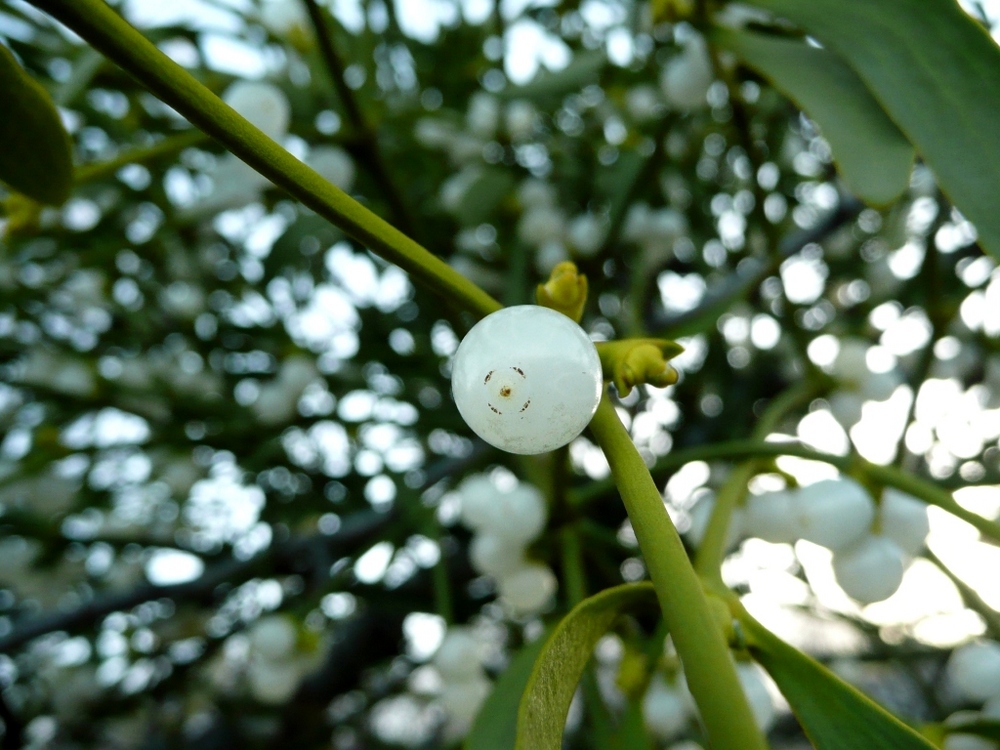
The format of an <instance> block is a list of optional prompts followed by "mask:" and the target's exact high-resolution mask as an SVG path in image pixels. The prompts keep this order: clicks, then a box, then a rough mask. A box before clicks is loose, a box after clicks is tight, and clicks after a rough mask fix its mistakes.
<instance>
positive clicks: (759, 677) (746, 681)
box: [736, 662, 776, 732]
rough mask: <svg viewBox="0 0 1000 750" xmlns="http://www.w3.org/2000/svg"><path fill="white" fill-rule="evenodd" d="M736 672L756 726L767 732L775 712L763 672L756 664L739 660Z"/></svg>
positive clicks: (771, 724) (772, 722) (772, 723)
mask: <svg viewBox="0 0 1000 750" xmlns="http://www.w3.org/2000/svg"><path fill="white" fill-rule="evenodd" d="M736 673H737V675H739V678H740V684H741V685H743V693H744V694H745V695H746V697H747V703H749V704H750V711H751V712H752V713H753V718H754V719H755V720H756V721H757V726H758V727H760V730H761V731H762V732H767V731H768V730H769V729H770V728H771V727H772V726H773V725H774V720H775V717H776V713H775V709H774V700H773V699H772V698H771V693H770V691H769V690H768V689H767V683H766V682H765V678H764V672H763V671H762V670H761V668H760V667H758V666H757V665H756V664H748V663H746V662H741V663H739V664H737V665H736Z"/></svg>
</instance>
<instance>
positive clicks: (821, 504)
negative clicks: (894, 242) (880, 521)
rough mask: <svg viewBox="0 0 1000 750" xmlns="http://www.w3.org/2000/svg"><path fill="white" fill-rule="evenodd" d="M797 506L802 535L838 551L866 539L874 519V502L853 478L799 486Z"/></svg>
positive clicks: (796, 499) (826, 480) (796, 498)
mask: <svg viewBox="0 0 1000 750" xmlns="http://www.w3.org/2000/svg"><path fill="white" fill-rule="evenodd" d="M795 495H796V497H795V503H794V507H795V510H796V515H797V521H798V527H799V529H800V530H801V531H800V533H801V536H802V538H803V539H806V540H808V541H810V542H813V543H814V544H819V545H822V546H823V547H826V548H828V549H832V550H837V549H840V548H842V547H847V546H850V545H851V544H854V543H855V542H856V541H858V540H859V539H861V537H862V536H864V535H865V534H866V533H867V532H868V529H869V528H870V527H871V525H872V521H873V520H874V519H875V503H874V501H873V500H872V499H871V496H870V495H869V494H868V491H867V490H866V489H865V488H864V487H862V486H861V485H860V484H858V483H857V482H855V481H854V480H853V479H849V478H847V477H841V478H839V479H823V480H821V481H819V482H816V483H814V484H810V485H807V486H805V487H800V488H799V489H798V491H797V492H796V493H795Z"/></svg>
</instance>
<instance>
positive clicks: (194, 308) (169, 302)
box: [160, 281, 205, 320]
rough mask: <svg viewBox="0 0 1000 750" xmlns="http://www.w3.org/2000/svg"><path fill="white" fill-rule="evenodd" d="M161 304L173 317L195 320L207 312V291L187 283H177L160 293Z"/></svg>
mask: <svg viewBox="0 0 1000 750" xmlns="http://www.w3.org/2000/svg"><path fill="white" fill-rule="evenodd" d="M160 304H161V305H162V306H163V309H164V310H166V311H167V312H168V313H170V314H171V315H173V316H175V317H177V318H182V319H184V320H194V319H195V318H197V317H198V316H199V315H201V314H202V313H203V312H204V311H205V291H204V290H203V289H202V288H201V287H199V286H196V285H195V284H190V283H188V282H186V281H175V282H173V283H172V284H170V285H169V286H167V287H164V289H163V290H162V291H161V292H160Z"/></svg>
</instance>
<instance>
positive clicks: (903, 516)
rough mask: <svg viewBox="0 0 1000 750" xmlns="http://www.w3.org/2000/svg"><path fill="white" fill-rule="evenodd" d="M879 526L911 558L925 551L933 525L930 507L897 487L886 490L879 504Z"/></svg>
mask: <svg viewBox="0 0 1000 750" xmlns="http://www.w3.org/2000/svg"><path fill="white" fill-rule="evenodd" d="M878 512H879V527H880V528H881V530H882V534H883V535H884V536H887V537H889V539H892V541H894V542H895V543H896V544H898V545H899V548H900V549H901V550H903V552H905V553H906V554H908V555H910V556H911V557H912V556H914V555H916V554H918V553H919V552H920V551H921V550H922V549H923V548H924V542H925V541H926V540H927V534H928V533H929V532H930V524H929V522H928V520H927V504H926V503H924V502H921V501H920V500H918V499H917V498H915V497H913V496H912V495H907V494H906V493H905V492H901V491H899V490H897V489H895V488H894V487H886V488H885V491H884V492H883V493H882V502H881V503H879V511H878Z"/></svg>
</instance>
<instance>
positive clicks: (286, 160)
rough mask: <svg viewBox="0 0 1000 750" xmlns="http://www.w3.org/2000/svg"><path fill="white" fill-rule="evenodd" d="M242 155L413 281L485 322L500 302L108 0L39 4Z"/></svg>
mask: <svg viewBox="0 0 1000 750" xmlns="http://www.w3.org/2000/svg"><path fill="white" fill-rule="evenodd" d="M32 3H33V4H34V5H35V6H36V7H38V8H39V9H41V10H43V11H45V12H46V13H48V14H49V15H51V16H53V17H54V18H56V19H58V20H59V21H61V22H62V23H64V24H65V25H66V26H68V27H69V28H70V29H72V30H73V31H74V32H76V33H77V34H79V35H80V36H81V37H82V38H83V39H85V40H86V41H87V42H88V43H90V44H91V45H92V46H93V47H94V48H95V49H97V50H98V51H100V52H101V53H103V54H104V55H105V56H107V57H108V58H109V59H111V60H112V61H114V62H115V63H116V64H117V65H119V66H120V67H121V68H122V69H123V70H125V71H126V72H127V73H129V74H130V75H131V76H132V77H134V78H135V79H136V80H137V81H139V82H140V83H141V84H142V85H144V86H145V87H146V88H148V89H149V90H150V91H151V92H152V93H153V94H155V95H156V96H158V97H159V98H160V99H161V100H162V101H163V102H165V103H166V104H168V105H170V106H171V107H173V108H174V109H176V110H177V111H178V112H179V113H181V114H182V115H183V116H184V117H186V118H187V119H188V120H189V121H190V122H191V123H192V124H193V125H194V126H195V127H197V128H199V129H201V130H203V131H204V132H205V133H207V134H208V135H209V136H211V137H212V138H214V139H215V140H217V141H218V142H219V143H221V144H222V145H223V146H225V147H226V148H227V149H229V150H230V151H231V152H232V153H233V154H235V155H236V156H237V157H239V158H240V159H242V160H243V161H245V162H246V163H247V164H249V165H250V166H251V167H253V168H254V169H256V170H257V171H258V172H260V174H262V175H263V176H264V177H267V178H268V179H269V180H271V181H272V182H273V183H274V184H275V185H277V186H278V187H281V188H283V189H285V190H287V191H288V193H289V194H291V195H292V196H294V197H295V198H297V199H298V200H300V201H302V203H304V204H305V205H306V206H308V207H309V208H311V209H312V210H313V211H315V212H316V213H317V214H319V215H320V216H322V217H323V218H325V219H327V220H329V221H330V222H332V223H333V224H335V225H336V226H338V227H340V229H342V230H343V231H344V232H346V233H347V234H349V235H350V236H351V237H353V238H354V239H356V240H357V241H358V242H360V243H362V244H364V245H366V246H368V247H369V248H370V249H371V250H372V251H373V252H375V253H377V254H378V255H381V256H382V257H383V258H385V259H386V260H388V261H390V262H392V263H395V264H396V265H398V266H399V267H400V268H402V269H404V270H405V271H407V272H408V273H409V274H410V275H411V276H412V277H413V278H414V280H416V281H418V282H420V283H421V284H423V285H424V286H425V287H427V288H428V289H430V290H431V291H433V292H435V293H437V294H439V295H441V296H442V297H444V298H445V299H447V300H449V301H450V302H452V303H453V304H456V305H458V306H460V307H461V308H463V309H466V310H469V311H470V312H472V313H475V314H477V315H478V316H484V315H488V314H489V313H491V312H494V311H495V310H498V309H500V303H499V302H497V301H496V300H495V299H493V298H492V297H491V296H490V295H488V294H487V293H486V292H484V291H483V290H482V289H480V288H479V287H478V286H476V285H475V284H473V283H472V282H471V281H469V280H468V279H466V278H465V277H464V276H462V275H461V274H460V273H458V272H457V271H455V270H454V269H453V268H451V266H449V265H448V264H447V263H445V262H444V261H442V260H441V259H440V258H437V257H435V256H434V255H432V254H431V253H430V252H428V251H427V250H426V249H425V248H423V247H421V246H420V245H419V244H417V243H416V242H414V241H413V240H412V239H410V238H409V237H407V236H406V235H405V234H403V233H402V232H400V231H399V230H397V229H395V228H394V227H393V226H391V225H390V224H388V223H387V222H386V221H384V220H383V219H380V218H379V217H378V216H376V215H375V214H374V213H372V212H371V211H369V210H368V209H367V208H365V207H364V206H362V205H361V204H360V203H358V202H357V201H355V200H354V199H353V198H351V197H350V196H349V195H347V194H346V193H344V192H343V191H342V190H340V189H339V188H337V187H335V186H333V185H331V184H330V183H329V182H327V181H326V180H325V179H323V178H322V177H320V175H319V174H317V173H316V172H315V171H313V170H312V169H310V168H309V167H307V166H306V165H305V164H303V163H302V162H300V161H299V160H298V159H296V158H295V157H294V156H292V155H291V154H290V153H288V152H287V151H285V149H283V148H282V147H281V146H279V145H278V144H277V143H275V142H274V141H272V140H271V139H270V138H268V137H267V136H266V135H264V134H263V133H262V132H261V131H260V130H258V129H257V128H256V127H254V126H253V125H251V124H250V123H249V122H247V120H246V119H244V118H243V117H241V116H240V115H239V114H237V113H236V112H235V111H234V110H233V109H232V108H231V107H229V106H228V105H226V104H225V103H223V102H222V100H221V99H219V98H218V97H217V96H215V94H213V93H212V92H211V91H209V89H208V88H206V87H205V86H204V85H202V84H201V83H199V82H198V81H197V80H196V79H195V78H194V77H193V76H192V75H191V74H190V73H188V72H187V71H186V70H184V68H182V67H181V66H180V65H178V64H177V63H175V62H174V61H173V60H171V59H170V58H169V57H167V56H166V55H164V54H163V53H162V52H160V50H159V49H157V48H156V46H155V45H153V44H152V43H151V42H150V41H149V40H148V39H146V38H145V37H144V36H143V35H142V34H141V33H139V32H138V31H137V30H136V29H134V28H133V27H132V26H130V25H129V24H128V23H127V22H126V21H125V20H124V19H122V18H121V17H120V16H119V15H118V14H116V13H115V12H114V10H113V9H112V8H111V7H110V6H109V5H107V4H106V3H105V2H103V0H32Z"/></svg>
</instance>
